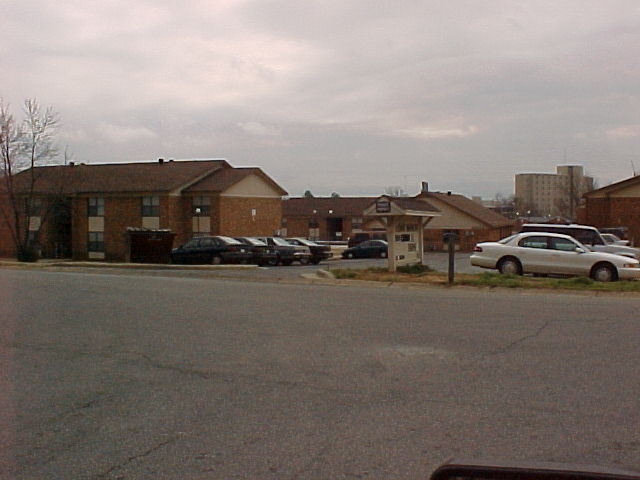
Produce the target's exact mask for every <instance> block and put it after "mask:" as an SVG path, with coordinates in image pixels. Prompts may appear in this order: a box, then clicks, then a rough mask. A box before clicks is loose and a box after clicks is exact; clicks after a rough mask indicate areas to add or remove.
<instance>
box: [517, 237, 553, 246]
mask: <svg viewBox="0 0 640 480" xmlns="http://www.w3.org/2000/svg"><path fill="white" fill-rule="evenodd" d="M520 246H521V247H525V248H547V237H526V238H523V239H522V240H520Z"/></svg>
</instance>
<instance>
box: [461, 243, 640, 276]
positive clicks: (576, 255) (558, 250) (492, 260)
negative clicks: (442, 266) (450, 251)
mask: <svg viewBox="0 0 640 480" xmlns="http://www.w3.org/2000/svg"><path fill="white" fill-rule="evenodd" d="M471 265H474V266H476V267H483V268H493V269H497V270H498V271H499V272H500V273H502V274H513V275H522V274H523V273H534V274H543V275H570V276H586V277H590V278H592V279H594V280H596V281H599V282H610V281H614V280H633V279H637V278H640V262H639V261H638V260H636V259H635V258H629V257H623V256H620V255H614V254H611V253H604V252H594V251H591V250H589V248H588V247H586V246H584V245H583V244H581V243H580V242H578V241H577V240H575V239H574V238H573V237H570V236H568V235H562V234H559V233H540V232H528V233H518V234H516V235H512V236H510V237H507V238H503V239H502V240H500V241H498V242H482V243H478V244H477V245H476V246H475V248H474V249H473V254H472V255H471Z"/></svg>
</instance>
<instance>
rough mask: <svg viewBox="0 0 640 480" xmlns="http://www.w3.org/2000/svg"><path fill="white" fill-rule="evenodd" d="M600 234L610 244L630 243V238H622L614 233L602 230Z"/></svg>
mask: <svg viewBox="0 0 640 480" xmlns="http://www.w3.org/2000/svg"><path fill="white" fill-rule="evenodd" d="M600 235H601V236H602V238H603V239H604V241H605V242H607V244H608V245H629V240H622V239H621V238H620V237H618V236H617V235H615V234H613V233H602V232H600Z"/></svg>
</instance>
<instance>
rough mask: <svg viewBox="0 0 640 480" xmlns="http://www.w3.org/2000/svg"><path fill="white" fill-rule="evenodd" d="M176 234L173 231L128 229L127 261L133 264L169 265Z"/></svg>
mask: <svg viewBox="0 0 640 480" xmlns="http://www.w3.org/2000/svg"><path fill="white" fill-rule="evenodd" d="M175 237H176V234H175V233H172V232H171V230H165V229H160V230H149V229H145V228H128V229H127V246H128V249H127V261H129V262H131V263H169V262H170V260H171V249H172V248H173V240H174V239H175Z"/></svg>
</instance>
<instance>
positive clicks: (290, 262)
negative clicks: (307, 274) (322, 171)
mask: <svg viewBox="0 0 640 480" xmlns="http://www.w3.org/2000/svg"><path fill="white" fill-rule="evenodd" d="M292 263H293V261H292V260H282V265H284V266H285V267H288V266H289V265H291V264H292Z"/></svg>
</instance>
